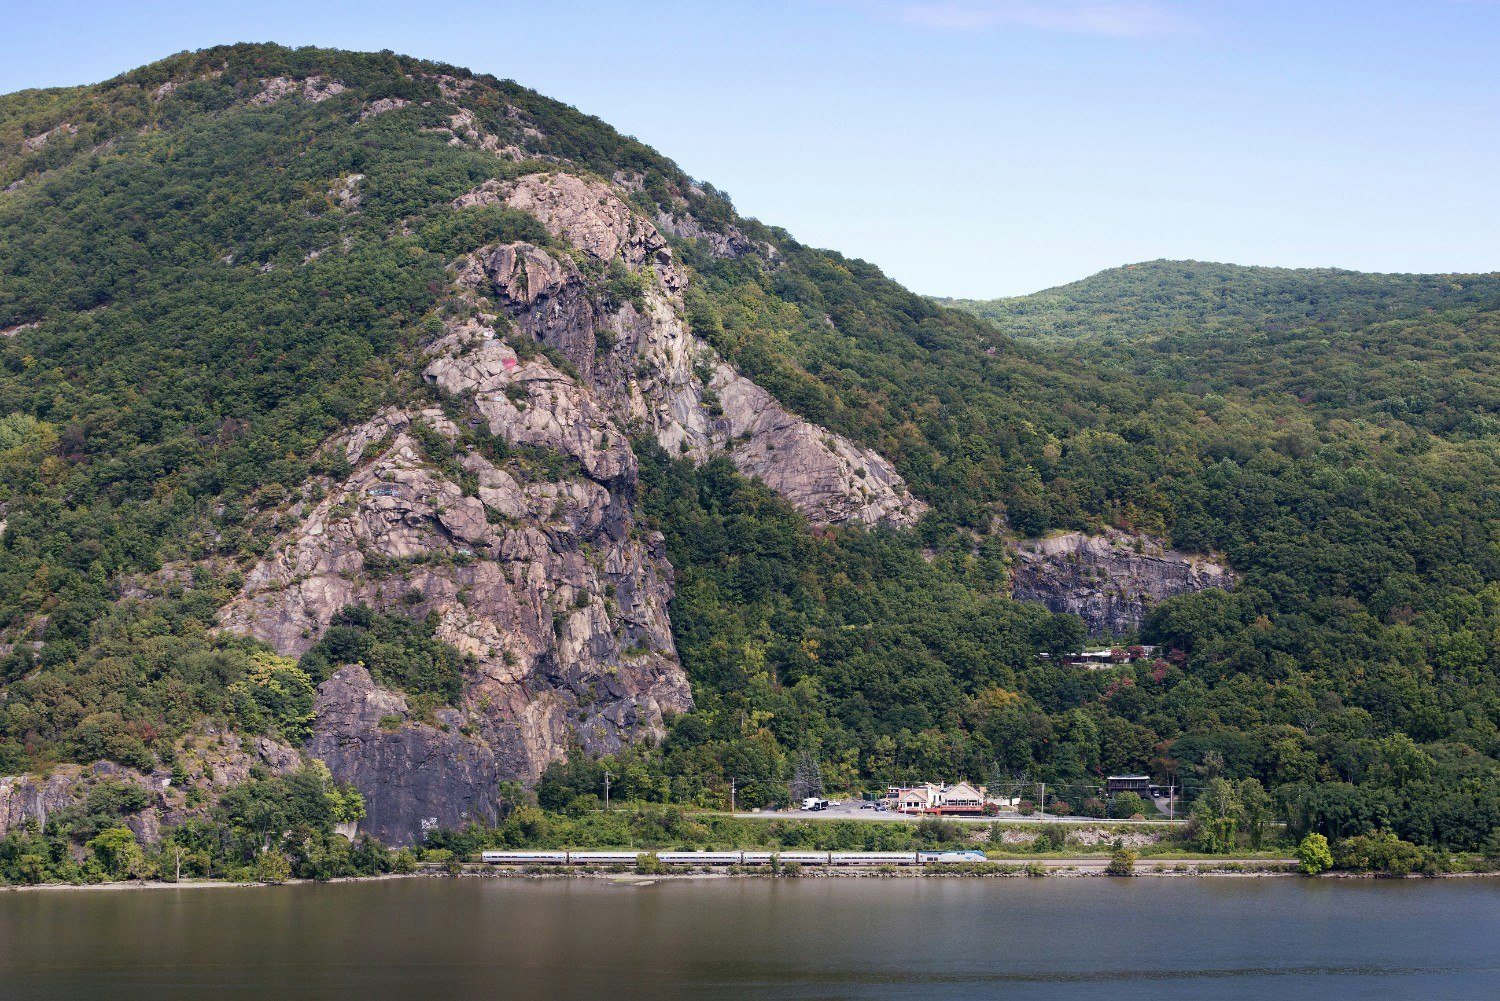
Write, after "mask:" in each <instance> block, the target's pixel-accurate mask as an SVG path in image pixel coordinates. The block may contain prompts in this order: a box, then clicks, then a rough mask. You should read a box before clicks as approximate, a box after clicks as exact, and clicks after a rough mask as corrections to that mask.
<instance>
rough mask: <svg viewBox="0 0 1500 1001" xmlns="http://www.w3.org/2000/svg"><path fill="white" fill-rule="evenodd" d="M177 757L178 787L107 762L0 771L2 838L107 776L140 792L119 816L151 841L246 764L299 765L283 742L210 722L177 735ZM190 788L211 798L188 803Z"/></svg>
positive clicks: (162, 773)
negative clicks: (136, 804) (136, 803)
mask: <svg viewBox="0 0 1500 1001" xmlns="http://www.w3.org/2000/svg"><path fill="white" fill-rule="evenodd" d="M177 760H178V763H179V767H180V769H181V771H182V773H183V776H184V778H185V783H184V785H182V786H179V785H176V784H174V782H173V780H172V773H171V772H170V771H166V770H158V771H154V772H142V771H138V770H136V769H134V768H127V767H125V766H124V765H118V764H115V763H114V762H112V761H96V762H94V763H93V764H91V765H88V766H82V765H60V766H58V767H57V768H54V769H53V770H52V771H50V772H49V773H48V774H47V775H46V776H38V775H11V776H0V837H4V836H5V835H6V833H7V832H9V831H12V830H17V829H19V828H20V827H22V826H23V825H26V824H35V825H36V826H37V827H39V828H40V827H42V826H44V825H45V824H46V823H47V819H48V818H49V817H55V816H56V815H57V814H58V813H59V812H60V811H62V810H66V809H69V808H71V807H75V806H79V805H82V804H83V803H84V801H85V799H86V798H87V796H88V793H89V790H90V789H92V788H94V787H95V786H97V785H99V784H100V783H103V782H113V783H120V784H124V785H131V786H135V787H136V788H137V789H140V790H141V791H142V792H143V793H145V797H146V805H145V806H144V807H143V808H142V809H140V810H137V811H135V812H133V813H130V814H128V815H127V816H126V817H125V818H124V822H125V824H126V826H128V827H129V828H130V829H131V830H132V831H134V832H135V835H136V837H137V838H139V839H140V840H141V841H143V842H145V843H147V844H151V843H154V842H156V841H159V840H160V837H161V829H162V828H163V827H165V826H175V825H178V824H181V823H182V822H183V821H185V820H187V819H188V818H190V817H195V816H196V817H201V816H205V815H206V814H207V812H208V804H209V803H211V802H212V794H215V793H219V792H223V791H225V790H227V789H231V788H233V787H234V786H237V785H239V784H241V783H243V782H245V781H246V780H247V779H249V778H250V774H251V769H252V768H254V769H263V770H264V771H265V772H267V773H269V774H273V775H283V774H286V773H287V772H291V771H294V770H296V769H297V768H298V767H300V766H301V764H302V758H301V756H300V755H299V754H298V753H297V752H296V751H295V750H293V749H292V748H290V747H287V746H286V745H285V744H281V743H278V742H276V741H274V740H270V739H268V738H266V737H257V738H254V739H251V740H248V741H247V740H243V739H241V738H240V737H238V736H236V735H235V734H233V733H225V732H218V731H214V730H212V729H205V730H202V731H199V732H195V733H192V734H189V735H188V736H187V737H185V738H183V740H182V741H180V742H179V746H178V747H177ZM189 787H193V788H197V789H200V790H202V791H205V792H207V793H209V794H210V797H209V798H206V799H205V800H204V801H203V803H202V804H200V805H198V806H189V805H188V803H189V802H190V801H189V800H188V799H187V796H186V789H187V788H189Z"/></svg>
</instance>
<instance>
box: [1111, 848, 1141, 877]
mask: <svg viewBox="0 0 1500 1001" xmlns="http://www.w3.org/2000/svg"><path fill="white" fill-rule="evenodd" d="M1135 863H1136V854H1135V852H1133V851H1130V850H1129V849H1127V848H1118V849H1116V850H1115V851H1114V853H1113V854H1111V855H1110V857H1109V865H1107V866H1105V868H1104V871H1105V872H1106V873H1108V874H1109V875H1111V876H1134V875H1135Z"/></svg>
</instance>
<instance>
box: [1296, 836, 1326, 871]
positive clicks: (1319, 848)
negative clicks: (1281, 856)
mask: <svg viewBox="0 0 1500 1001" xmlns="http://www.w3.org/2000/svg"><path fill="white" fill-rule="evenodd" d="M1332 865H1333V852H1331V851H1329V849H1328V839H1327V838H1325V837H1323V835H1321V834H1309V835H1308V836H1307V837H1305V838H1303V839H1302V843H1301V844H1299V845H1298V846H1297V867H1298V868H1299V869H1301V870H1302V871H1303V872H1305V873H1307V874H1308V875H1309V876H1316V875H1317V874H1318V873H1320V872H1323V871H1324V870H1325V869H1328V868H1330V867H1331V866H1332Z"/></svg>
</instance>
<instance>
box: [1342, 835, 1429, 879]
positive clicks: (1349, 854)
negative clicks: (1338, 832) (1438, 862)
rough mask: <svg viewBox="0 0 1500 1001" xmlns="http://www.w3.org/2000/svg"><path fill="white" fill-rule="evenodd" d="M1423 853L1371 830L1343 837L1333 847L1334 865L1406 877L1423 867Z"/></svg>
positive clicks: (1412, 846)
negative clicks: (1366, 832)
mask: <svg viewBox="0 0 1500 1001" xmlns="http://www.w3.org/2000/svg"><path fill="white" fill-rule="evenodd" d="M1423 861H1424V860H1423V858H1422V851H1421V849H1419V848H1418V847H1417V846H1416V845H1414V844H1412V843H1411V842H1409V841H1402V840H1401V839H1400V838H1398V837H1396V835H1394V834H1392V833H1391V832H1390V831H1371V832H1370V833H1368V834H1356V835H1355V836H1354V837H1352V838H1345V839H1344V840H1342V841H1340V842H1339V843H1338V844H1337V845H1335V846H1334V851H1333V864H1334V865H1335V866H1337V867H1338V868H1340V869H1352V870H1354V871H1357V872H1384V873H1389V874H1390V875H1392V876H1405V875H1408V874H1410V873H1413V872H1416V871H1417V870H1418V869H1419V868H1421V866H1422V864H1423Z"/></svg>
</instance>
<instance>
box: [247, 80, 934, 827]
mask: <svg viewBox="0 0 1500 1001" xmlns="http://www.w3.org/2000/svg"><path fill="white" fill-rule="evenodd" d="M454 86H455V87H456V86H457V84H454ZM296 87H297V84H296V82H295V81H287V82H286V83H285V84H284V85H279V86H277V87H269V85H268V90H269V91H270V92H271V93H280V94H281V96H286V95H290V94H292V93H294V92H296ZM302 97H303V99H307V96H306V94H305V93H304V94H302ZM459 119H462V120H459ZM474 124H475V123H474V120H473V117H472V115H469V116H468V117H464V115H463V114H462V109H460V114H459V115H455V116H454V121H453V123H452V129H450V130H448V131H452V132H453V133H454V137H455V138H457V139H459V140H460V141H477V140H473V139H472V137H469V138H466V137H467V136H468V131H472V128H471V127H472V126H473V125H474ZM481 139H482V137H481ZM480 144H481V145H483V144H482V142H481V143H480ZM351 190H352V186H351ZM488 204H504V205H506V206H508V207H510V208H513V209H517V210H520V211H524V212H529V213H531V214H532V215H534V216H535V217H536V218H537V219H538V220H539V221H540V222H541V223H542V225H543V226H544V227H545V228H546V229H547V231H548V232H549V234H550V235H551V236H552V237H553V238H554V239H556V240H557V241H559V242H562V243H566V244H568V245H570V246H571V248H573V249H572V251H571V252H563V251H561V250H558V249H556V248H551V249H544V248H542V247H538V246H534V245H532V244H529V243H510V244H499V245H491V246H487V247H481V248H478V249H476V250H475V251H473V252H471V253H469V254H467V255H465V256H464V257H463V258H461V259H460V260H458V261H456V262H455V263H454V265H453V269H452V270H453V274H454V286H453V288H454V292H455V295H456V298H457V299H458V300H460V302H461V303H462V305H461V306H457V307H453V308H451V309H450V310H449V312H448V314H447V318H446V320H445V324H444V330H443V333H442V334H441V335H440V336H439V337H438V338H437V339H436V340H435V341H434V342H433V343H432V344H430V345H428V349H427V355H426V358H425V360H424V362H423V369H422V375H423V378H424V379H426V380H427V381H428V382H429V383H431V384H433V385H435V386H436V387H438V388H439V389H441V390H442V391H443V393H444V394H445V398H448V399H451V400H453V401H456V402H457V403H458V405H459V406H460V407H461V408H462V409H463V410H464V412H465V413H466V414H467V415H468V416H467V417H465V418H459V419H460V420H462V419H467V420H468V421H469V423H470V424H472V425H479V426H483V427H485V428H486V429H487V430H488V432H489V433H490V435H492V436H494V438H496V439H499V440H501V441H503V442H505V443H507V445H509V446H525V447H526V448H529V449H539V450H541V451H542V452H544V453H555V454H556V455H557V456H560V457H565V458H566V459H567V460H568V462H562V463H558V462H551V463H540V462H539V460H538V459H537V458H536V457H535V455H534V453H533V452H529V451H526V450H525V449H522V450H519V451H518V452H511V453H502V452H494V453H490V454H482V453H481V452H480V451H477V450H476V448H477V447H478V446H477V445H476V446H474V447H471V446H470V445H468V444H465V442H466V441H469V440H471V439H470V438H468V437H466V436H465V435H464V434H463V433H462V432H461V429H460V427H459V426H458V425H456V424H454V423H453V419H450V417H449V416H446V415H445V413H444V412H443V411H441V410H437V409H429V410H403V409H395V408H393V409H390V410H387V411H384V412H382V413H381V414H379V415H377V416H376V417H375V418H374V419H373V420H371V421H369V422H367V423H365V424H363V425H360V426H358V427H354V428H351V429H349V430H348V431H346V432H345V433H343V434H342V435H339V436H337V437H336V438H334V439H332V440H330V441H329V442H327V443H325V445H324V448H325V450H338V451H340V452H342V454H343V457H344V458H345V459H347V460H348V462H349V464H350V465H351V467H352V472H351V473H350V474H349V475H348V476H347V477H345V478H344V479H343V480H342V481H341V482H332V481H328V480H323V481H321V482H320V483H318V484H317V485H316V486H317V487H318V489H319V492H318V493H317V494H316V496H318V497H320V499H319V500H318V501H317V502H316V503H310V502H309V503H304V504H302V505H300V507H299V508H298V509H297V510H295V511H292V512H289V513H288V514H289V516H288V517H284V518H283V520H282V524H284V525H291V526H292V527H291V528H289V529H288V530H286V531H285V532H284V534H283V535H282V537H280V538H279V539H278V540H277V541H276V543H275V545H274V546H273V547H272V548H271V550H270V553H269V555H268V556H266V557H265V558H264V559H263V560H262V561H261V562H260V563H259V564H258V565H257V566H255V567H254V568H253V569H252V570H250V572H249V573H248V574H247V575H246V578H245V585H244V588H243V590H242V592H241V594H240V595H238V596H237V597H236V598H235V599H234V600H233V601H231V602H230V604H229V605H228V606H226V607H225V608H224V609H223V610H222V612H221V623H222V625H223V626H224V628H226V629H229V630H233V631H235V632H240V633H244V634H247V635H251V636H255V637H257V638H259V639H261V640H264V641H265V642H267V643H269V644H270V645H271V646H273V647H275V648H276V650H277V651H279V652H280V653H282V654H285V655H288V656H296V655H299V654H301V653H303V652H304V651H306V650H307V649H308V648H309V647H310V646H312V644H313V643H315V642H316V641H317V639H318V638H319V637H320V636H321V635H322V634H323V632H324V630H325V629H327V627H328V624H329V622H330V621H331V620H332V618H333V616H334V615H335V614H337V612H338V611H339V610H340V609H342V608H344V607H346V606H348V605H353V604H364V605H368V606H370V607H372V608H375V609H378V610H383V611H388V612H399V613H401V614H405V615H410V616H414V617H419V618H420V617H427V616H435V621H436V622H437V628H436V637H437V638H438V639H439V640H442V641H443V642H446V643H449V644H451V645H453V646H454V647H456V648H458V649H459V650H460V651H462V652H463V653H465V654H467V655H469V657H470V658H471V663H472V667H471V668H470V669H469V670H468V671H467V673H466V676H465V678H464V685H463V694H462V696H461V698H459V699H458V700H457V702H456V704H454V705H452V706H448V707H444V708H442V709H440V710H438V711H437V714H436V717H435V718H434V717H429V718H427V719H426V720H425V721H422V720H417V719H414V718H413V715H412V713H411V711H410V707H409V704H408V702H407V699H406V697H405V696H404V695H402V694H401V693H399V692H393V691H389V690H385V689H382V688H380V687H379V686H378V685H376V684H375V682H374V681H373V680H372V678H371V675H370V673H369V672H368V671H366V670H365V669H364V667H361V666H358V665H355V666H349V667H346V668H344V669H343V670H341V671H339V673H338V674H337V675H336V676H335V677H333V678H330V679H329V680H328V681H327V682H325V683H324V684H323V685H322V686H321V687H320V689H319V693H318V701H317V716H316V720H315V723H314V736H313V738H312V740H311V742H310V743H309V745H308V747H307V748H306V751H307V752H308V753H309V754H312V755H314V756H316V757H319V758H322V759H323V760H324V761H325V762H326V763H327V764H328V766H329V768H330V770H331V771H332V772H333V774H334V775H335V777H337V778H339V779H341V780H347V781H351V782H353V783H354V784H355V785H356V786H357V787H358V788H359V789H360V791H361V792H362V793H363V794H364V795H365V798H366V802H367V808H368V809H369V818H368V820H367V823H366V824H365V825H364V826H365V828H366V830H368V831H370V832H371V833H373V834H375V835H376V836H378V837H380V838H381V839H382V840H386V841H389V842H391V843H396V844H405V843H410V842H412V841H415V840H417V839H419V838H420V837H421V834H422V832H423V830H425V829H428V828H430V827H432V826H445V827H454V826H460V825H462V824H463V823H465V822H467V821H471V820H493V819H494V818H495V816H496V812H497V810H498V809H499V805H500V804H499V801H498V799H497V797H496V786H497V784H498V783H499V782H501V781H505V780H519V781H522V782H532V781H535V780H536V779H537V778H538V777H539V776H540V774H541V772H542V770H543V769H544V768H545V767H546V766H547V765H548V764H549V763H551V762H552V761H555V760H557V759H559V758H561V757H563V756H564V755H566V754H568V753H570V752H572V751H574V750H582V751H583V752H585V753H591V754H598V753H608V752H612V751H615V750H618V749H619V748H620V747H621V746H622V745H624V744H625V743H626V742H628V741H632V740H638V739H641V738H644V737H660V736H662V735H663V734H664V729H665V728H664V720H665V717H666V716H667V715H668V714H671V713H674V712H682V711H686V710H688V709H690V708H691V707H692V698H691V695H690V692H689V688H688V683H687V679H686V677H685V676H684V674H683V671H682V667H681V665H680V664H679V663H678V660H677V654H676V650H675V648H674V646H673V641H672V632H671V623H670V621H669V620H668V617H667V615H668V612H667V609H668V603H669V601H670V599H671V596H672V568H671V566H670V565H669V564H668V563H667V560H666V558H665V555H664V553H663V551H662V540H661V537H660V536H659V535H654V534H653V535H645V534H643V533H641V532H639V531H638V530H637V529H636V527H635V524H634V520H633V516H632V510H633V507H634V502H635V494H636V490H637V464H636V458H635V454H634V453H633V452H632V451H631V448H630V440H629V438H628V437H627V435H626V433H625V428H627V427H631V428H639V429H641V430H646V431H648V432H654V433H655V435H656V437H657V439H658V440H659V441H660V442H661V443H662V444H663V445H664V446H665V447H667V448H668V449H669V450H670V451H672V452H673V453H674V454H678V453H682V454H687V455H689V456H691V457H692V458H694V459H695V460H699V461H702V460H705V459H707V458H708V457H710V456H711V455H714V454H716V453H725V454H728V455H729V456H731V457H732V458H733V460H734V461H735V463H736V464H737V465H738V466H739V468H741V469H742V470H744V471H745V472H747V473H749V474H750V475H755V476H759V477H761V478H762V479H763V480H764V481H765V482H766V483H767V484H769V485H770V486H771V487H772V488H774V489H776V490H778V491H780V492H781V493H782V494H784V495H785V496H786V497H787V498H788V499H790V500H791V502H792V503H793V504H795V505H797V507H798V508H800V509H801V510H803V511H804V512H806V513H807V514H808V516H809V518H810V519H811V520H813V521H814V522H816V523H818V524H825V525H826V524H840V523H845V522H854V523H863V524H876V523H886V524H894V525H906V524H910V523H912V522H913V521H915V520H916V519H917V517H919V516H920V514H921V512H922V511H923V510H924V505H923V504H922V503H921V502H920V501H918V500H917V499H916V498H914V497H912V496H911V495H910V494H909V493H908V492H907V490H906V487H905V484H904V483H903V482H902V481H901V477H900V476H899V475H898V474H897V473H896V471H895V470H894V469H893V468H892V467H891V465H890V464H889V463H888V462H886V461H885V460H884V459H883V458H881V457H880V456H878V455H876V454H875V453H874V452H872V451H870V450H868V449H863V448H860V447H859V446H857V445H855V444H854V443H853V442H850V441H848V440H847V439H844V438H841V437H839V436H838V435H835V434H833V433H831V432H829V431H827V430H825V429H823V428H819V427H817V426H816V425H813V424H810V423H809V422H807V421H805V420H803V419H801V418H799V417H796V416H795V415H793V414H790V413H788V412H787V411H786V409H785V408H783V407H782V406H781V405H780V404H779V403H777V401H776V400H775V399H774V398H772V397H771V395H770V394H769V393H767V392H766V391H765V390H763V389H761V388H760V387H758V386H756V385H755V384H754V383H752V382H750V381H749V380H748V379H745V378H744V377H743V376H741V375H740V374H739V373H737V372H735V371H734V369H733V368H732V367H730V366H729V365H727V364H726V363H725V362H724V361H723V360H722V359H721V358H720V357H719V356H718V355H717V353H715V352H714V350H713V349H712V348H711V347H710V346H709V345H708V344H706V343H705V342H703V341H702V340H700V339H699V338H697V337H695V336H694V335H693V334H692V332H691V331H690V330H689V329H688V326H687V324H686V322H685V321H684V320H683V316H684V315H685V314H686V307H685V304H684V301H683V298H682V292H683V289H684V288H685V281H684V279H683V276H682V274H681V273H680V272H679V271H678V269H677V265H676V262H675V260H674V259H673V255H672V250H671V247H670V246H669V245H668V243H667V241H666V239H665V238H663V237H662V235H661V233H660V231H658V229H657V228H656V227H655V226H654V225H652V224H651V223H650V222H649V221H647V220H646V219H645V218H643V217H642V216H641V215H640V214H639V213H637V212H636V211H635V210H634V209H633V208H632V207H631V206H630V205H628V204H627V203H626V202H625V201H624V200H623V199H622V198H621V196H620V194H619V193H618V192H617V189H615V188H614V187H612V186H610V185H608V184H606V183H604V182H602V181H597V180H586V179H584V178H580V177H576V176H573V175H570V174H565V173H548V174H530V175H526V176H523V177H521V178H519V179H517V180H513V181H487V182H485V183H484V184H482V185H480V186H479V187H478V188H476V189H475V190H474V191H472V192H470V193H469V194H467V195H464V196H462V197H460V198H458V199H455V200H454V202H453V207H454V209H455V210H456V211H462V210H463V209H465V208H468V207H471V206H481V205H488ZM682 225H685V224H682ZM694 238H697V239H702V238H706V237H703V236H698V235H695V236H694ZM726 239H727V237H726ZM731 249H732V248H731ZM622 267H623V268H624V269H625V271H626V272H628V273H629V275H631V276H634V277H633V278H631V279H630V282H629V283H628V284H631V285H632V286H633V288H634V289H635V290H634V291H632V292H631V293H630V295H629V301H626V302H623V303H621V302H618V301H617V300H618V299H619V298H620V296H619V295H618V294H609V293H607V292H606V291H605V289H604V287H603V286H602V285H601V283H602V282H603V281H606V280H619V278H620V275H621V268H622ZM611 275H613V278H612V279H611V278H610V276H611ZM537 342H540V343H542V344H546V345H549V346H551V347H553V348H556V349H557V351H558V352H560V353H561V354H562V355H563V356H564V357H565V358H566V359H567V360H568V362H569V363H570V366H571V368H570V366H569V365H561V364H560V363H554V362H553V361H551V360H549V358H548V356H547V355H546V354H539V353H536V352H535V351H534V350H533V349H532V347H531V345H533V344H535V343H537ZM518 348H519V349H522V350H518ZM573 369H576V377H575V375H574V373H573V371H572V370H573ZM450 412H452V411H451V410H450ZM435 442H437V443H447V444H446V445H441V444H436V445H435V444H434V443H435ZM434 449H436V451H437V452H443V453H447V454H445V455H441V456H437V455H434V454H433V450H434ZM569 463H576V465H570V464H569Z"/></svg>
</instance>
